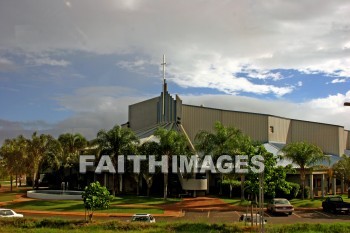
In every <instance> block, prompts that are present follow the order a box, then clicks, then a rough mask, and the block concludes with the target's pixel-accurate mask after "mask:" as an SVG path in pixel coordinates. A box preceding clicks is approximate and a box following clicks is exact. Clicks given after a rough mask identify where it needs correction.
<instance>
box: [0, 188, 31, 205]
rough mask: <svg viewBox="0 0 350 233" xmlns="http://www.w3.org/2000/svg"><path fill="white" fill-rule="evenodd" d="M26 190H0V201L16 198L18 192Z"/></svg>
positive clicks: (22, 192)
mask: <svg viewBox="0 0 350 233" xmlns="http://www.w3.org/2000/svg"><path fill="white" fill-rule="evenodd" d="M25 192H26V190H15V191H13V192H10V191H6V192H0V202H5V201H13V200H14V199H16V195H18V194H24V193H25Z"/></svg>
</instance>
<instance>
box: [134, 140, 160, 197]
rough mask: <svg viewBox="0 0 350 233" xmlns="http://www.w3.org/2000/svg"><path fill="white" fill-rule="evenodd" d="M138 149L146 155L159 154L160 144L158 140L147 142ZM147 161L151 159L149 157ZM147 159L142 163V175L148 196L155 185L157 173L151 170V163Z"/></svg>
mask: <svg viewBox="0 0 350 233" xmlns="http://www.w3.org/2000/svg"><path fill="white" fill-rule="evenodd" d="M138 151H139V153H140V154H141V155H145V156H150V155H159V154H160V153H159V151H160V146H159V144H158V143H156V142H145V143H143V144H142V145H141V146H140V147H139V148H138ZM146 161H149V159H147V160H146ZM146 161H145V162H143V163H141V173H142V177H143V178H144V179H145V181H146V184H147V196H148V197H149V195H150V191H151V187H152V185H153V177H154V175H155V174H154V173H150V172H149V166H148V165H149V164H148V163H147V162H146Z"/></svg>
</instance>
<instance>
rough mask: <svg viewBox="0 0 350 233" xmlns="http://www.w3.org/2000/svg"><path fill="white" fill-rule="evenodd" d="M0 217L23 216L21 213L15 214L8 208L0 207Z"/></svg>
mask: <svg viewBox="0 0 350 233" xmlns="http://www.w3.org/2000/svg"><path fill="white" fill-rule="evenodd" d="M0 218H23V214H17V213H16V212H15V211H13V210H10V209H0Z"/></svg>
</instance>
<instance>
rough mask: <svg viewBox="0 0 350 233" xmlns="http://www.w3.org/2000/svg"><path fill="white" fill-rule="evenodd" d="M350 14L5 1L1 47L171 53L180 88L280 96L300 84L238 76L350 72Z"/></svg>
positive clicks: (284, 2)
mask: <svg viewBox="0 0 350 233" xmlns="http://www.w3.org/2000/svg"><path fill="white" fill-rule="evenodd" d="M315 6H317V7H315ZM349 11H350V2H349V1H344V0H336V1H325V2H322V4H319V1H318V0H309V1H303V2H296V1H288V0H281V1H273V2H269V1H267V2H266V1H254V2H249V1H246V0H236V1H220V3H218V2H217V1H201V0H193V1H159V0H155V1H140V0H133V1H130V0H129V1H127V0H123V1H110V0H104V1H103V0H101V1H99V2H98V3H96V1H93V0H86V1H74V7H73V5H72V4H71V3H70V1H56V2H51V1H50V2H48V1H44V0H42V1H33V2H31V1H26V3H19V2H16V1H7V2H5V3H2V7H1V10H0V13H1V14H0V30H1V31H2V32H3V33H1V35H0V48H11V47H12V48H13V47H19V48H22V49H24V50H26V51H42V50H51V51H54V50H62V49H64V50H65V49H68V50H85V51H86V50H87V51H90V52H94V53H117V54H133V55H135V54H136V55H140V56H141V57H146V58H147V59H149V60H148V62H149V63H151V64H157V65H158V64H159V61H160V58H161V55H162V54H163V53H165V54H166V55H167V57H169V58H171V59H170V60H171V62H172V64H174V66H175V64H176V67H174V69H169V75H170V76H172V77H174V79H173V81H174V82H175V83H178V84H179V85H182V86H188V85H186V83H189V84H190V85H192V86H193V87H210V88H217V89H218V90H221V91H225V92H227V93H237V92H240V91H248V92H251V90H255V89H256V90H257V91H256V92H254V91H253V93H272V94H275V95H277V96H281V95H284V94H286V93H290V92H291V91H293V89H292V88H291V87H289V86H278V85H277V84H274V85H258V84H254V83H253V82H254V80H245V79H239V78H237V77H236V76H235V75H232V74H236V72H238V71H240V70H242V68H243V67H245V66H247V65H250V66H252V67H254V69H255V70H256V71H257V74H251V78H259V79H265V78H270V79H280V78H281V77H280V76H279V75H278V73H272V72H270V71H271V70H273V69H296V70H299V71H304V72H309V73H326V74H328V75H330V76H335V77H350V59H349V52H350V51H349V49H347V48H348V47H347V46H348V43H349V39H348V35H349V25H348V22H349V21H350V14H348V12H349ZM46 12H51V14H50V17H47V13H46ZM203 61H206V62H204V63H203ZM39 63H44V64H55V65H67V62H66V61H62V60H57V61H47V60H44V61H39ZM212 66H215V69H216V70H215V71H213V70H211V69H210V68H211V67H212ZM140 67H141V66H139V67H138V68H140ZM175 71H176V72H175ZM179 74H181V75H179ZM223 76H224V78H222V77H223ZM220 77H221V78H220ZM235 77H236V78H235ZM279 85H280V84H279Z"/></svg>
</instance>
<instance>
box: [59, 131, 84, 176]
mask: <svg viewBox="0 0 350 233" xmlns="http://www.w3.org/2000/svg"><path fill="white" fill-rule="evenodd" d="M58 141H59V142H60V144H61V146H62V154H61V155H62V156H61V158H60V160H61V166H60V170H61V171H62V173H63V174H61V179H62V178H63V176H64V168H69V170H70V173H71V171H72V167H73V166H74V165H77V164H78V162H79V155H80V152H81V151H82V150H83V149H84V148H86V146H87V140H86V138H85V137H84V136H82V135H81V134H79V133H76V134H71V133H65V134H61V135H60V136H59V137H58ZM78 176H79V172H78ZM78 180H79V177H78Z"/></svg>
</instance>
